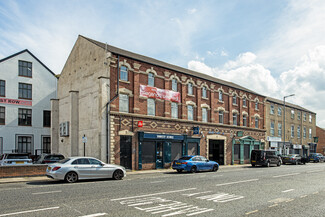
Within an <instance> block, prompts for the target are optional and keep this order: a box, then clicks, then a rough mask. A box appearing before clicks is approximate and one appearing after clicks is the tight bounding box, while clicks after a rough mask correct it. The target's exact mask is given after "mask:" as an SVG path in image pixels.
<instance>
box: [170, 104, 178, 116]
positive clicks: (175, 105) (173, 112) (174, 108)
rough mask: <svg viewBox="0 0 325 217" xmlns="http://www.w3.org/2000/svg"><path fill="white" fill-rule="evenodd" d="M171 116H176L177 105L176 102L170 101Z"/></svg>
mask: <svg viewBox="0 0 325 217" xmlns="http://www.w3.org/2000/svg"><path fill="white" fill-rule="evenodd" d="M171 106H172V118H178V105H177V103H176V102H172V104H171Z"/></svg>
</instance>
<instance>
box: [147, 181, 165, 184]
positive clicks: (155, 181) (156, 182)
mask: <svg viewBox="0 0 325 217" xmlns="http://www.w3.org/2000/svg"><path fill="white" fill-rule="evenodd" d="M161 182H165V181H154V182H150V183H151V184H154V183H161Z"/></svg>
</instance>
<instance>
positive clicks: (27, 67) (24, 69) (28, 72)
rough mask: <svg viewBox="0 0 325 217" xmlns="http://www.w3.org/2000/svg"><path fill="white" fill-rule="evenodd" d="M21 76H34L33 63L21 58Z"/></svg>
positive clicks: (19, 62) (19, 63)
mask: <svg viewBox="0 0 325 217" xmlns="http://www.w3.org/2000/svg"><path fill="white" fill-rule="evenodd" d="M18 65H19V74H18V75H19V76H25V77H32V63H31V62H26V61H22V60H19V61H18Z"/></svg>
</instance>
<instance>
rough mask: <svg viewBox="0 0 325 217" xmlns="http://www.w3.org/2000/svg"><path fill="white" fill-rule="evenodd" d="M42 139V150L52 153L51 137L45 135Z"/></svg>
mask: <svg viewBox="0 0 325 217" xmlns="http://www.w3.org/2000/svg"><path fill="white" fill-rule="evenodd" d="M42 140H43V141H42V152H43V153H51V137H49V136H43V139H42Z"/></svg>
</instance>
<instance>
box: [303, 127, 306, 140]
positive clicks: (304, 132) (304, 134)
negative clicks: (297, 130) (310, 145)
mask: <svg viewBox="0 0 325 217" xmlns="http://www.w3.org/2000/svg"><path fill="white" fill-rule="evenodd" d="M303 136H304V139H306V127H304V131H303Z"/></svg>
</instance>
